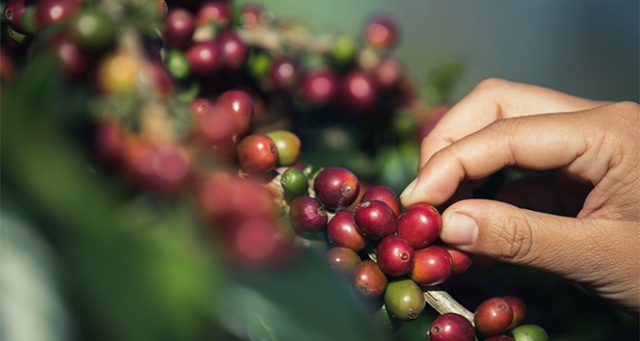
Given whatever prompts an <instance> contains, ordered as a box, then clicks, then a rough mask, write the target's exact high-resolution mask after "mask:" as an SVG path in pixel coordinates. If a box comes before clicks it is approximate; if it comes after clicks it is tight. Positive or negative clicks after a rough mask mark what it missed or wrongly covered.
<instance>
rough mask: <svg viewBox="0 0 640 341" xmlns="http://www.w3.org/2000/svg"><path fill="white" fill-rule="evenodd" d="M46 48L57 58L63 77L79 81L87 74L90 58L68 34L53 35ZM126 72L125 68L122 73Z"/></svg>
mask: <svg viewBox="0 0 640 341" xmlns="http://www.w3.org/2000/svg"><path fill="white" fill-rule="evenodd" d="M47 48H49V49H51V50H52V51H53V52H54V53H55V55H56V56H57V57H58V62H59V65H60V67H61V68H62V71H63V72H64V74H65V76H67V77H69V78H71V79H80V78H82V77H83V76H86V75H87V74H88V71H89V68H90V64H91V63H90V57H89V56H88V55H87V53H86V52H85V51H84V50H83V49H82V48H81V47H80V46H79V45H78V43H77V42H76V40H75V39H73V38H72V37H71V36H70V35H69V34H65V33H61V34H57V35H54V36H53V37H51V38H50V39H49V41H48V42H47ZM126 71H127V68H125V70H124V72H126ZM104 76H105V77H109V78H112V77H113V76H115V75H114V74H111V73H109V74H108V75H107V74H104Z"/></svg>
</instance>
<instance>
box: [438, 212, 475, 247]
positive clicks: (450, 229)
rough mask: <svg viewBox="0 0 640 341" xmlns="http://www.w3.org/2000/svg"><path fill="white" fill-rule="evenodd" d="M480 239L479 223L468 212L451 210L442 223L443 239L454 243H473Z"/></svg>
mask: <svg viewBox="0 0 640 341" xmlns="http://www.w3.org/2000/svg"><path fill="white" fill-rule="evenodd" d="M477 239H478V224H477V223H476V221H475V220H474V219H473V218H471V217H469V216H468V215H466V214H463V213H459V212H455V211H454V212H451V213H450V214H448V216H447V217H445V219H444V222H443V225H442V240H443V241H444V242H446V243H448V244H453V245H471V244H473V243H475V242H476V240H477Z"/></svg>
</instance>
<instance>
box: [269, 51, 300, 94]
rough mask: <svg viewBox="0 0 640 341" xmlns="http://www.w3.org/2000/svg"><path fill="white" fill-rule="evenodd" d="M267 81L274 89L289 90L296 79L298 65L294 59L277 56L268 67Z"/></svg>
mask: <svg viewBox="0 0 640 341" xmlns="http://www.w3.org/2000/svg"><path fill="white" fill-rule="evenodd" d="M268 73H269V81H270V82H271V84H272V85H273V87H274V88H276V89H290V88H291V87H292V86H293V85H294V84H295V83H296V82H297V77H298V64H297V62H296V60H295V59H293V58H291V57H287V56H278V57H276V58H274V59H273V60H272V61H271V65H270V66H269V71H268Z"/></svg>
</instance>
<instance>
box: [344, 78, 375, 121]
mask: <svg viewBox="0 0 640 341" xmlns="http://www.w3.org/2000/svg"><path fill="white" fill-rule="evenodd" d="M341 90H342V91H341V93H342V99H343V100H344V104H345V105H346V106H347V107H348V108H350V109H353V110H357V111H367V110H369V109H371V108H373V107H374V106H375V104H376V103H377V100H378V89H377V85H376V83H375V82H374V80H373V78H372V77H371V76H370V75H369V74H368V73H366V72H364V71H362V70H354V71H351V72H350V73H349V74H347V75H346V76H345V78H344V79H343V80H342V89H341Z"/></svg>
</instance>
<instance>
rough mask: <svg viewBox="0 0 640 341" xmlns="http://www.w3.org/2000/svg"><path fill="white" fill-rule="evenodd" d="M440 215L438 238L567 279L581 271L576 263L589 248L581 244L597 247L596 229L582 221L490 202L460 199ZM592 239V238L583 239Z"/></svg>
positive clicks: (485, 254)
mask: <svg viewBox="0 0 640 341" xmlns="http://www.w3.org/2000/svg"><path fill="white" fill-rule="evenodd" d="M442 218H443V228H442V232H441V234H440V239H442V241H444V242H445V243H447V244H450V245H453V246H456V247H457V248H459V249H461V250H464V251H468V252H470V253H474V254H479V255H484V256H488V257H490V258H493V259H496V260H499V261H503V262H507V263H513V264H519V265H525V266H529V267H533V268H538V269H542V270H545V271H549V272H552V273H556V274H558V275H561V276H563V277H573V276H572V275H578V274H577V273H575V271H576V269H575V264H584V258H583V257H584V252H585V250H581V248H582V247H583V246H584V245H591V246H593V244H594V242H593V240H594V239H593V238H595V232H596V231H593V233H589V231H590V230H591V229H589V228H585V227H584V226H583V225H585V224H584V222H583V221H581V220H578V219H574V218H568V217H560V216H554V215H550V214H546V213H540V212H535V211H530V210H526V209H521V208H518V207H516V206H513V205H510V204H506V203H503V202H498V201H492V200H480V199H469V200H463V201H459V202H456V203H455V204H453V205H451V206H450V207H449V208H447V209H446V210H445V211H444V212H443V217H442ZM588 238H592V239H591V240H590V241H589V240H585V239H588ZM569 241H570V242H569ZM569 264H573V265H574V267H570V266H568V265H569ZM585 270H586V269H585ZM572 271H573V272H574V273H572Z"/></svg>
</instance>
